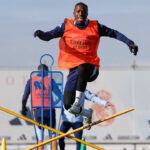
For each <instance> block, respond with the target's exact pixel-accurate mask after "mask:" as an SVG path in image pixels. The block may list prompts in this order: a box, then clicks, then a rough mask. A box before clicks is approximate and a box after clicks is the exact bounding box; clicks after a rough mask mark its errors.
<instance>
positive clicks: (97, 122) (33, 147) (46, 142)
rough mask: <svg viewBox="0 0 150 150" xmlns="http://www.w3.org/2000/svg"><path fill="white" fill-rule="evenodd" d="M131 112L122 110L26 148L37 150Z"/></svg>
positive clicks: (131, 109)
mask: <svg viewBox="0 0 150 150" xmlns="http://www.w3.org/2000/svg"><path fill="white" fill-rule="evenodd" d="M133 110H134V108H130V109H127V110H124V111H122V112H120V113H116V114H114V115H111V116H108V117H106V118H104V119H101V120H98V121H95V122H93V123H90V124H88V125H85V126H82V127H80V128H78V129H75V130H72V131H70V132H68V133H64V134H62V135H60V136H57V137H55V138H53V139H50V140H47V141H45V142H43V143H40V144H37V145H35V146H32V147H30V148H28V149H27V150H32V149H35V148H37V147H39V146H42V145H45V144H48V143H50V142H52V141H54V140H58V139H60V138H63V137H64V136H68V135H69V134H73V133H75V132H78V131H80V130H83V129H86V128H88V127H91V126H93V125H96V124H99V123H101V122H104V121H106V120H110V119H112V118H115V117H117V116H120V115H123V114H125V113H128V112H130V111H133ZM99 150H101V148H100V149H99Z"/></svg>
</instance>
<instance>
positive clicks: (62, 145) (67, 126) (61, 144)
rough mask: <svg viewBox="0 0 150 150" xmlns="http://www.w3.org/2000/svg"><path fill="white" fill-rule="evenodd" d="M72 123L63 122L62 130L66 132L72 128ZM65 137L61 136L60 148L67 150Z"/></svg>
mask: <svg viewBox="0 0 150 150" xmlns="http://www.w3.org/2000/svg"><path fill="white" fill-rule="evenodd" d="M70 127H71V126H70V123H69V122H62V124H61V126H60V131H61V132H63V133H66V132H67V131H68V130H69V129H70ZM64 140H65V138H64V137H63V138H60V139H59V148H60V150H65V141H64Z"/></svg>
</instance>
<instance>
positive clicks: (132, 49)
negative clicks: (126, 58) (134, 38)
mask: <svg viewBox="0 0 150 150" xmlns="http://www.w3.org/2000/svg"><path fill="white" fill-rule="evenodd" d="M128 46H129V49H130V52H131V53H133V54H134V55H135V56H136V55H137V52H138V46H137V45H135V44H130V45H128Z"/></svg>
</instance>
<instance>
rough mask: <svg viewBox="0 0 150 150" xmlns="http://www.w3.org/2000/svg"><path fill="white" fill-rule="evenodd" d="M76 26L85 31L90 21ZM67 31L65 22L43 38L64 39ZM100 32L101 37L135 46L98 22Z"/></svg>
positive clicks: (47, 39) (123, 36)
mask: <svg viewBox="0 0 150 150" xmlns="http://www.w3.org/2000/svg"><path fill="white" fill-rule="evenodd" d="M74 24H75V26H76V27H78V28H79V29H84V28H86V27H87V25H88V20H86V21H85V22H84V25H82V26H80V25H78V24H77V23H76V22H74ZM64 31H65V21H64V22H63V23H62V24H61V25H60V26H57V27H55V28H54V29H53V30H51V31H48V32H45V37H44V38H42V39H43V40H46V41H49V40H51V39H53V38H58V37H62V36H63V34H64ZM98 31H99V36H100V37H111V38H114V39H117V40H119V41H122V42H124V43H125V44H127V45H129V44H134V42H133V41H132V40H130V39H129V38H127V37H126V36H125V35H124V34H122V33H120V32H119V31H117V30H114V29H111V28H109V27H107V26H105V25H102V24H100V23H99V22H98Z"/></svg>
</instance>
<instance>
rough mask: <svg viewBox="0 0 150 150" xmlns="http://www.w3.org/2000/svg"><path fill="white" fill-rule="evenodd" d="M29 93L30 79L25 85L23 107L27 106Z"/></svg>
mask: <svg viewBox="0 0 150 150" xmlns="http://www.w3.org/2000/svg"><path fill="white" fill-rule="evenodd" d="M29 94H30V79H29V80H28V81H27V83H26V86H25V90H24V94H23V98H22V107H25V106H26V103H27V100H28V97H29Z"/></svg>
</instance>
